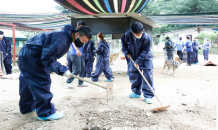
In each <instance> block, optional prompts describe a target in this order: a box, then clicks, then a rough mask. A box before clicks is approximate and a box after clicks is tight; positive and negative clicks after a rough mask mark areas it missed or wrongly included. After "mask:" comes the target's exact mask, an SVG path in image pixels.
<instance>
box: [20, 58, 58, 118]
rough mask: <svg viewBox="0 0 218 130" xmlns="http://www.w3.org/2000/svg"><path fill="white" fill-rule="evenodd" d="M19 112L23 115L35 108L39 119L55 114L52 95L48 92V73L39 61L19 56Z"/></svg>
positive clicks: (49, 83)
mask: <svg viewBox="0 0 218 130" xmlns="http://www.w3.org/2000/svg"><path fill="white" fill-rule="evenodd" d="M18 61H19V69H20V71H21V74H20V77H19V80H20V84H19V94H20V101H19V106H20V112H21V113H22V114H25V113H27V112H31V111H32V110H33V109H34V108H36V113H37V115H38V116H39V117H47V116H49V115H51V114H53V113H55V112H56V110H57V109H56V108H55V107H54V104H52V103H51V100H52V98H53V94H52V93H51V91H50V86H51V78H50V74H49V71H48V70H47V68H46V67H45V66H44V65H43V64H42V62H41V60H40V59H39V60H36V59H33V58H30V57H24V56H19V57H18Z"/></svg>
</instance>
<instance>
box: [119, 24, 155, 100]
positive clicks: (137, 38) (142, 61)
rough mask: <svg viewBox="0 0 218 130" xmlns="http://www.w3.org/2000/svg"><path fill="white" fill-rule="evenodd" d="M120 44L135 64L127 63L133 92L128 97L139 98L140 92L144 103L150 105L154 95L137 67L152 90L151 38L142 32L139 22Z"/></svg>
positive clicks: (133, 25) (132, 26) (124, 36)
mask: <svg viewBox="0 0 218 130" xmlns="http://www.w3.org/2000/svg"><path fill="white" fill-rule="evenodd" d="M121 42H122V51H123V53H124V54H125V55H126V56H128V57H129V58H130V57H131V58H132V59H133V60H134V61H135V63H136V64H135V65H134V64H133V62H129V80H130V82H131V84H132V86H131V89H132V92H133V93H132V94H130V95H129V97H130V98H139V97H140V96H141V90H142V92H143V96H144V97H145V102H146V103H148V104H151V103H152V98H153V97H154V94H153V93H152V91H151V90H150V88H149V86H148V84H147V83H146V82H145V81H144V80H143V77H142V76H141V74H140V73H139V71H138V70H137V67H139V69H140V70H143V75H144V77H145V78H146V79H147V81H148V82H149V84H150V86H151V87H152V88H153V90H154V86H153V63H152V60H153V55H152V53H151V51H150V46H151V36H150V35H148V34H147V33H146V32H145V31H144V29H143V25H142V24H141V23H140V22H135V23H133V24H132V25H131V30H129V31H127V32H126V33H125V34H124V35H123V37H122V39H121Z"/></svg>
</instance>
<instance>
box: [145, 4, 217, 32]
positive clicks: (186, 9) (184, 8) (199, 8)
mask: <svg viewBox="0 0 218 130" xmlns="http://www.w3.org/2000/svg"><path fill="white" fill-rule="evenodd" d="M206 12H218V1H216V0H150V1H149V2H148V4H147V5H146V7H145V8H144V9H143V10H142V14H144V15H145V16H147V15H158V14H179V13H206ZM160 26H161V28H155V29H153V34H154V35H155V34H161V33H166V32H170V31H174V30H180V29H185V28H190V27H194V25H167V24H160ZM211 26H214V25H211ZM216 27H217V26H216Z"/></svg>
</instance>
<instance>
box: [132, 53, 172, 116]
mask: <svg viewBox="0 0 218 130" xmlns="http://www.w3.org/2000/svg"><path fill="white" fill-rule="evenodd" d="M130 59H131V61H132V62H133V64H134V65H136V63H135V62H134V61H133V59H132V57H130ZM136 68H137V69H138V71H139V73H140V74H141V76H142V77H143V79H144V80H145V82H146V83H147V85H148V86H149V88H150V90H151V91H152V93H153V94H154V96H155V97H156V98H157V100H158V102H159V103H160V105H161V107H159V108H156V109H154V110H153V111H154V112H158V111H161V110H166V109H167V108H169V107H170V105H169V106H163V105H162V103H161V102H160V100H159V99H158V97H157V95H156V94H155V92H154V90H153V89H152V87H151V85H150V84H149V83H148V81H147V79H146V78H145V76H144V75H143V73H142V72H141V70H140V69H139V67H136Z"/></svg>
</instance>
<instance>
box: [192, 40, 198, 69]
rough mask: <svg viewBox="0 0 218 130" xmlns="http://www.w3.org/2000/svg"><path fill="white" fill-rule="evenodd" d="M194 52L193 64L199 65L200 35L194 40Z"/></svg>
mask: <svg viewBox="0 0 218 130" xmlns="http://www.w3.org/2000/svg"><path fill="white" fill-rule="evenodd" d="M192 48H193V53H192V55H191V64H193V65H197V64H198V49H200V47H199V46H198V37H195V39H194V41H193V42H192Z"/></svg>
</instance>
